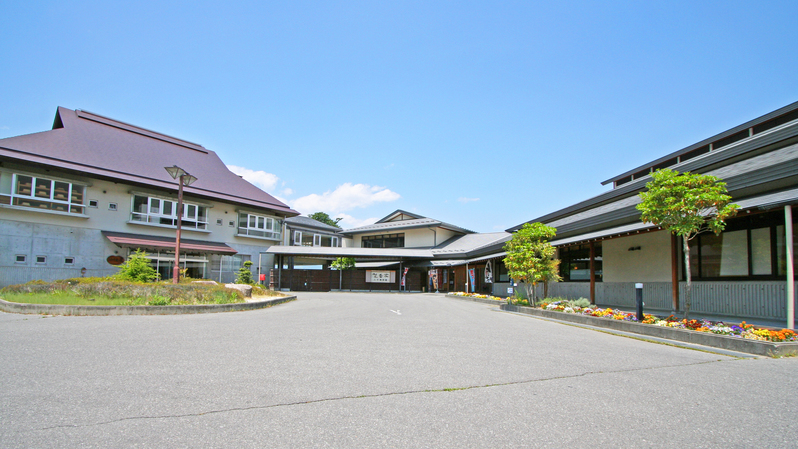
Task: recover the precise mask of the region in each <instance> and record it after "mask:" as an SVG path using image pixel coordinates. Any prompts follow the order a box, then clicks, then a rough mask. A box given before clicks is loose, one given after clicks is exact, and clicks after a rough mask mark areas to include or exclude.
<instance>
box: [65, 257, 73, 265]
mask: <svg viewBox="0 0 798 449" xmlns="http://www.w3.org/2000/svg"><path fill="white" fill-rule="evenodd" d="M64 265H75V258H74V257H64Z"/></svg>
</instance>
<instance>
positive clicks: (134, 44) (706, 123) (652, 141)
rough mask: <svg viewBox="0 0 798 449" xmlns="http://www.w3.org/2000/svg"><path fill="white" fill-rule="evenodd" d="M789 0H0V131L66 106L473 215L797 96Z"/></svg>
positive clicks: (355, 190) (255, 174) (324, 182)
mask: <svg viewBox="0 0 798 449" xmlns="http://www.w3.org/2000/svg"><path fill="white" fill-rule="evenodd" d="M796 23H798V2H795V0H791V1H760V2H736V1H718V2H709V1H700V2H696V1H684V2H681V1H669V2H654V1H652V2H639V1H628V2H609V1H608V2H587V1H586V2H578V1H562V2H535V1H523V2H513V1H508V2H498V1H470V2H469V1H463V2H444V1H437V2H436V1H426V2H412V1H396V2H394V1H364V2H359V1H347V2H322V1H310V2H305V1H292V2H263V1H256V2H230V3H229V4H227V3H223V2H203V1H192V2H125V3H122V2H109V1H107V0H105V1H97V2H81V1H75V2H69V1H67V2H64V1H52V2H40V1H24V2H5V3H4V4H3V5H2V6H0V55H2V60H3V65H2V68H1V69H0V80H1V81H2V83H1V85H2V90H1V91H0V92H2V94H0V138H1V137H9V136H15V135H20V134H27V133H32V132H38V131H44V130H47V129H49V128H50V127H51V126H52V120H53V116H54V114H55V110H56V107H57V106H65V107H68V108H72V109H84V110H87V111H91V112H95V113H98V114H101V115H105V116H108V117H112V118H115V119H118V120H122V121H125V122H128V123H132V124H135V125H139V126H142V127H145V128H149V129H153V130H156V131H159V132H163V133H166V134H169V135H173V136H175V137H179V138H182V139H186V140H189V141H192V142H196V143H199V144H202V145H203V146H205V147H206V148H209V149H211V150H214V151H216V152H217V153H218V154H219V155H220V157H221V158H222V160H223V161H225V163H227V164H228V165H229V166H233V167H237V168H235V169H234V171H236V170H238V171H240V172H241V173H244V174H245V177H247V178H250V179H252V180H253V181H254V182H256V183H259V184H260V185H261V186H263V187H264V188H265V190H266V191H268V192H269V193H272V194H273V195H275V196H277V197H279V198H281V199H283V200H284V201H285V202H286V203H288V204H289V205H291V206H292V207H294V208H296V209H297V210H299V211H300V212H303V213H312V212H315V211H318V210H321V211H324V212H328V213H330V214H331V215H336V216H343V217H345V220H344V221H343V222H342V224H343V225H344V227H353V226H357V225H361V224H367V223H371V222H373V221H374V220H375V219H378V218H381V217H383V216H385V215H387V214H388V213H390V212H392V211H393V210H395V209H405V210H409V211H412V212H416V213H418V214H421V215H424V216H429V217H433V218H437V219H440V220H443V221H447V222H450V223H453V224H456V225H459V226H463V227H466V228H469V229H473V230H475V231H480V232H494V231H499V230H504V229H507V228H509V227H511V226H514V225H517V224H519V223H522V222H524V221H527V220H531V219H533V218H536V217H539V216H541V215H544V214H546V213H549V212H553V211H555V210H557V209H560V208H562V207H566V206H568V205H571V204H573V203H575V202H577V201H580V200H584V199H587V198H589V197H592V196H594V195H597V194H599V193H601V192H603V191H605V190H607V189H608V187H605V186H601V182H602V181H604V180H606V179H608V178H611V177H612V176H614V175H617V174H620V173H622V172H624V171H626V170H629V169H631V168H635V167H636V166H638V165H640V164H643V163H645V162H647V161H649V160H653V159H655V158H657V157H660V156H662V155H664V154H666V153H668V152H671V151H675V150H678V149H681V148H683V147H685V146H688V145H690V144H692V143H695V142H697V141H699V140H702V139H704V138H707V137H709V136H711V135H713V134H716V133H719V132H722V131H725V130H726V129H728V128H731V127H733V126H736V125H739V124H741V123H743V122H745V121H747V120H750V119H753V118H755V117H757V116H759V115H762V114H765V113H767V112H770V111H772V110H774V109H777V108H779V107H782V106H785V105H787V104H790V103H792V102H794V101H798V82H796V79H798V45H796V43H798V27H796Z"/></svg>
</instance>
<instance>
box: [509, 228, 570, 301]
mask: <svg viewBox="0 0 798 449" xmlns="http://www.w3.org/2000/svg"><path fill="white" fill-rule="evenodd" d="M556 234H557V230H556V229H555V228H552V227H551V226H546V225H544V224H543V223H525V224H524V226H523V227H521V229H519V230H518V231H517V232H516V233H515V234H513V237H512V239H510V240H509V241H508V242H507V243H506V244H505V245H504V250H505V251H506V252H507V255H506V256H505V257H504V266H505V267H507V273H508V274H509V276H510V277H511V278H512V279H513V280H518V281H521V282H523V283H524V284H523V285H524V290H525V292H526V296H527V299H528V300H529V304H530V305H533V304H534V299H535V286H536V285H537V284H538V283H540V282H543V285H544V291H543V296H544V297H546V296H547V295H548V283H549V282H550V281H559V280H560V279H561V278H560V276H559V274H558V267H559V265H560V261H559V260H557V259H555V258H554V253H555V252H556V250H555V248H554V247H553V246H551V244H550V243H549V240H550V239H551V238H552V237H554V236H555V235H556Z"/></svg>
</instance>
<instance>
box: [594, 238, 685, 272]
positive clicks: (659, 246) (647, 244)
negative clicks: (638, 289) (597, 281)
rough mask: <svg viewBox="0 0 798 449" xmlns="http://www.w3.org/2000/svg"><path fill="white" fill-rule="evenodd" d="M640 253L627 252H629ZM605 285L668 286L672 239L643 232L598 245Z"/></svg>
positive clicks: (605, 241)
mask: <svg viewBox="0 0 798 449" xmlns="http://www.w3.org/2000/svg"><path fill="white" fill-rule="evenodd" d="M638 246H639V247H640V250H635V251H629V248H632V247H635V248H636V247H638ZM601 247H602V259H603V264H602V266H603V270H604V282H670V281H671V236H670V234H669V233H668V232H665V231H655V232H646V233H641V234H635V235H630V236H628V237H620V238H615V239H609V240H604V241H602V242H601Z"/></svg>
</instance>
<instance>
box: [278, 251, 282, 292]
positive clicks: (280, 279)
mask: <svg viewBox="0 0 798 449" xmlns="http://www.w3.org/2000/svg"><path fill="white" fill-rule="evenodd" d="M277 260H278V261H279V263H280V265H278V266H277V291H278V292H279V291H283V255H282V254H280V255H279V256H277Z"/></svg>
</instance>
